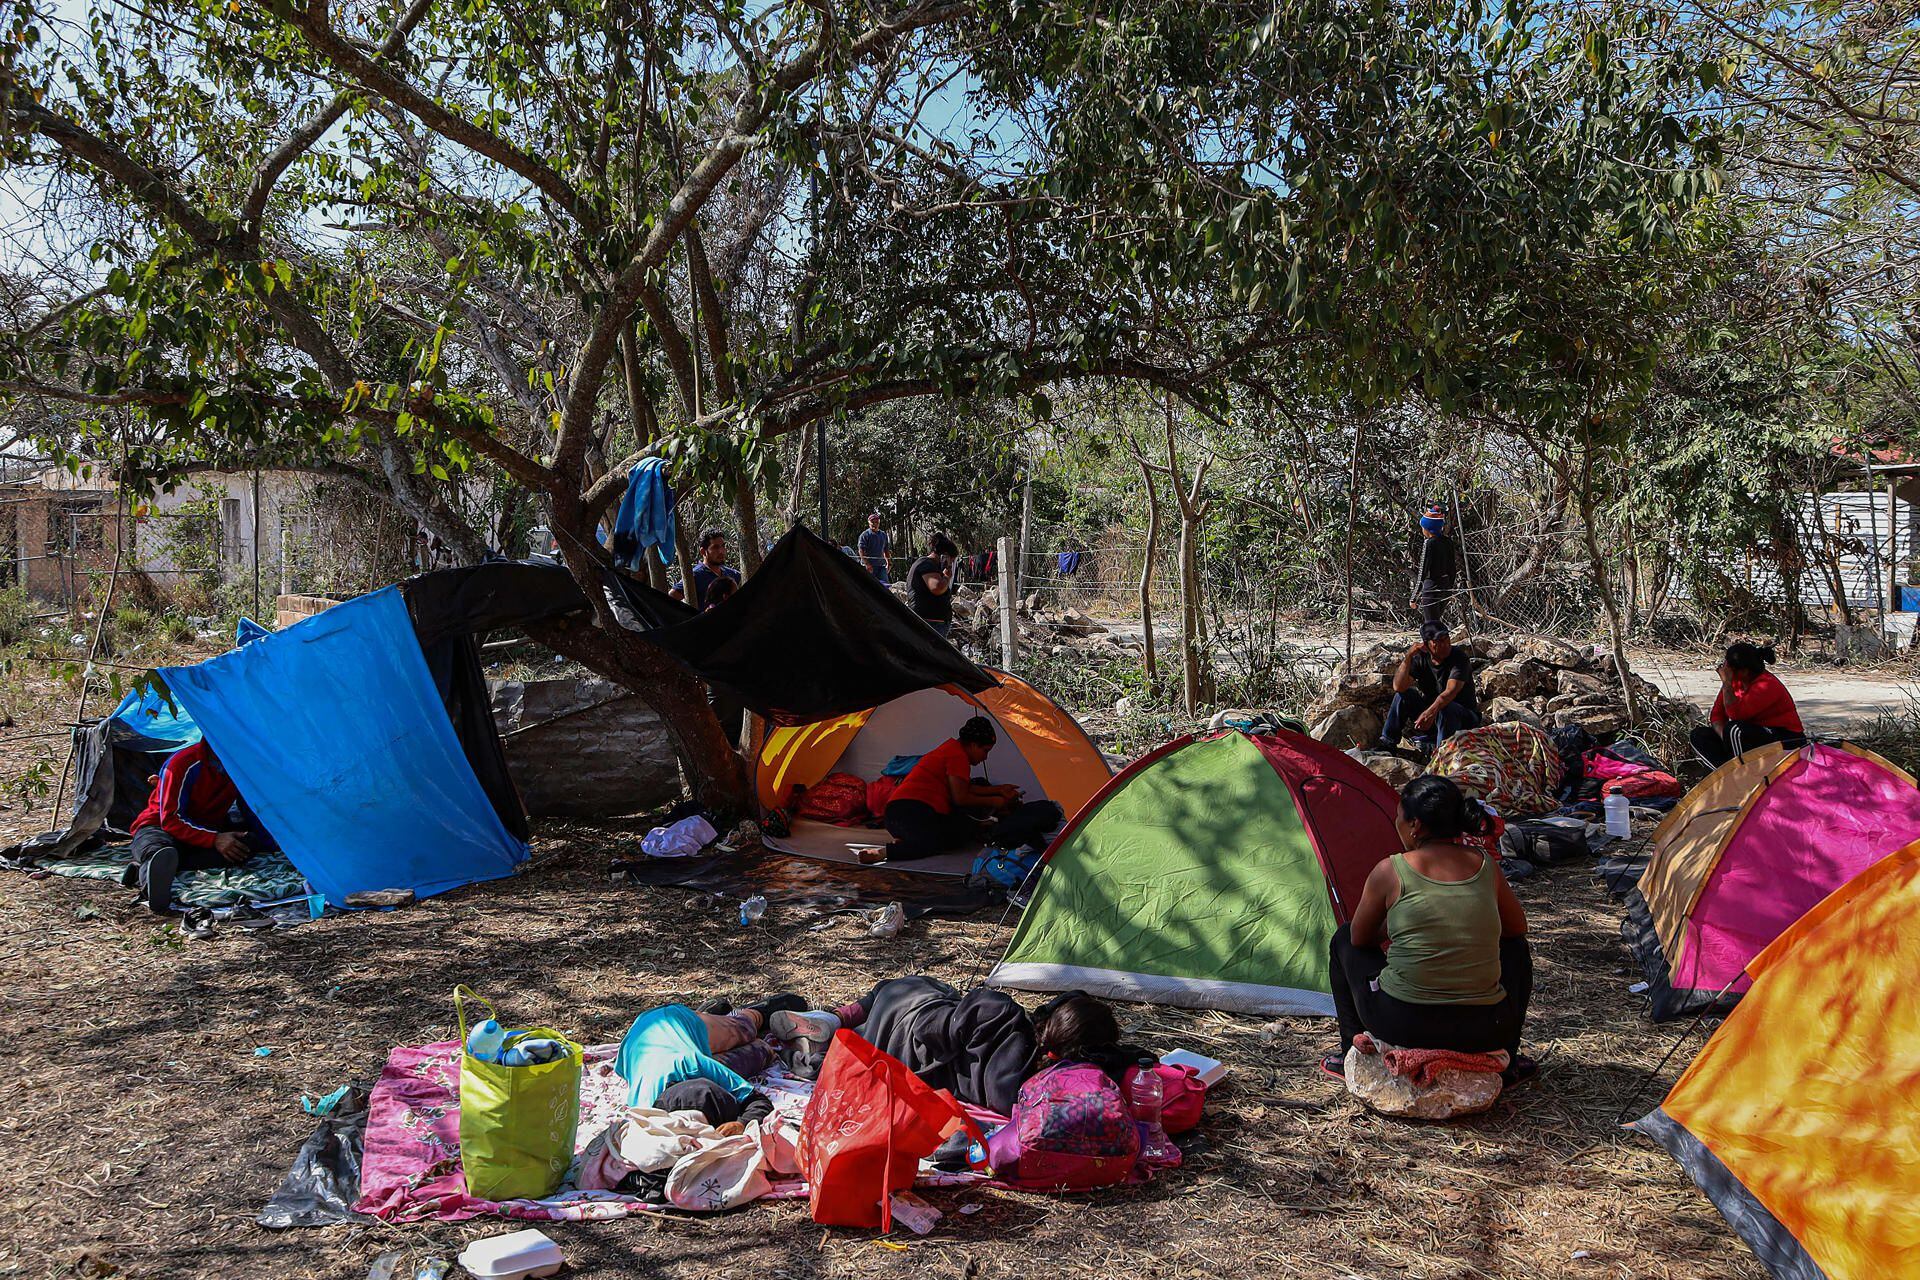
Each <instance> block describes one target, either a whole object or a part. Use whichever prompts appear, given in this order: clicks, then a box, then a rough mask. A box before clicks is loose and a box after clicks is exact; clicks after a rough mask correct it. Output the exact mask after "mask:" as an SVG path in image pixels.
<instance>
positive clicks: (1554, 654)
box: [1513, 636, 1583, 668]
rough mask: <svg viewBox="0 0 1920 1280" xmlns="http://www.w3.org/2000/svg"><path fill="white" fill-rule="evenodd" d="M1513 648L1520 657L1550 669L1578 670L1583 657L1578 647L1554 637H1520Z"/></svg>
mask: <svg viewBox="0 0 1920 1280" xmlns="http://www.w3.org/2000/svg"><path fill="white" fill-rule="evenodd" d="M1513 647H1514V649H1515V650H1516V651H1518V653H1519V656H1520V657H1522V658H1531V659H1533V660H1534V661H1535V662H1544V663H1546V664H1547V665H1548V666H1550V667H1574V668H1577V667H1579V666H1580V661H1581V658H1582V656H1583V654H1582V651H1581V650H1580V649H1579V648H1578V647H1576V646H1574V645H1571V644H1568V643H1567V642H1566V641H1565V640H1559V639H1556V638H1554V637H1553V636H1520V637H1518V638H1517V639H1515V640H1514V642H1513Z"/></svg>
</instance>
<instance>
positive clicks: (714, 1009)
mask: <svg viewBox="0 0 1920 1280" xmlns="http://www.w3.org/2000/svg"><path fill="white" fill-rule="evenodd" d="M693 1011H694V1012H695V1013H710V1014H712V1015H713V1016H714V1017H716V1018H724V1017H726V1016H727V1015H728V1014H730V1013H732V1012H733V1001H731V1000H729V999H727V998H726V997H725V996H715V997H714V998H713V999H711V1000H709V1001H707V1002H706V1003H705V1004H702V1005H697V1006H695V1008H694V1010H693Z"/></svg>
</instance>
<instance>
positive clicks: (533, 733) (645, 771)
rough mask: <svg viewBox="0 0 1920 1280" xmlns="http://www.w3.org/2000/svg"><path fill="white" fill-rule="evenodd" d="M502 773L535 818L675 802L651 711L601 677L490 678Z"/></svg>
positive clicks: (667, 755) (670, 762) (671, 761)
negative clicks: (504, 765)
mask: <svg viewBox="0 0 1920 1280" xmlns="http://www.w3.org/2000/svg"><path fill="white" fill-rule="evenodd" d="M488 688H489V689H491V690H492V692H493V718H494V722H495V723H496V724H498V725H499V726H500V738H501V741H502V742H503V743H504V744H505V745H506V750H507V771H508V772H509V773H511V774H512V775H513V782H514V785H515V786H516V787H518V788H519V789H520V798H521V800H522V802H524V803H525V805H526V807H527V812H528V813H530V814H532V815H533V816H535V817H575V818H599V817H617V816H620V815H623V814H629V813H638V812H640V811H642V810H645V809H652V808H657V807H658V806H660V805H663V804H671V803H672V802H673V801H675V800H677V799H679V797H680V764H679V761H678V759H676V757H675V756H674V754H673V747H672V744H671V743H670V742H669V741H668V738H667V731H666V729H665V727H664V726H663V725H662V724H661V722H660V717H659V716H657V715H655V714H654V712H653V711H652V709H651V708H649V707H648V706H647V705H646V704H645V703H643V702H641V701H640V700H639V699H638V698H636V697H635V696H634V695H633V694H632V693H630V692H628V691H627V690H626V689H624V688H622V687H620V686H619V685H616V684H613V683H612V682H610V681H606V680H496V681H488Z"/></svg>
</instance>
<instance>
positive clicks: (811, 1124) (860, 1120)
mask: <svg viewBox="0 0 1920 1280" xmlns="http://www.w3.org/2000/svg"><path fill="white" fill-rule="evenodd" d="M958 1129H965V1130H966V1131H967V1132H968V1133H970V1134H972V1135H973V1137H974V1140H975V1141H976V1142H980V1143H982V1144H984V1143H985V1141H986V1140H985V1138H983V1137H982V1136H981V1133H980V1129H979V1127H978V1126H977V1125H975V1124H974V1123H973V1121H972V1120H971V1119H969V1118H968V1117H967V1113H966V1111H965V1109H964V1108H962V1107H961V1105H960V1104H959V1102H957V1101H956V1100H955V1099H954V1096H953V1095H952V1094H950V1093H948V1092H947V1091H946V1090H945V1089H933V1088H929V1087H928V1085H927V1083H926V1081H924V1080H922V1079H921V1078H920V1077H919V1076H916V1075H914V1074H913V1072H911V1071H909V1070H908V1069H907V1065H906V1064H905V1063H904V1062H901V1061H900V1060H899V1059H898V1058H892V1057H888V1056H887V1055H886V1054H884V1053H882V1052H880V1050H878V1049H876V1048H874V1047H873V1046H872V1045H870V1044H868V1043H867V1042H866V1041H865V1040H862V1039H861V1038H860V1037H859V1036H857V1035H855V1034H854V1033H853V1032H851V1031H837V1032H835V1033H834V1036H833V1043H832V1044H831V1045H829V1046H828V1048H827V1058H826V1061H825V1062H824V1063H822V1064H821V1067H820V1078H819V1079H818V1080H817V1081H815V1082H814V1086H813V1098H812V1099H811V1100H810V1101H809V1102H808V1103H807V1113H806V1115H805V1116H804V1117H803V1118H802V1119H801V1121H800V1144H799V1156H800V1172H801V1174H802V1175H803V1176H804V1177H805V1178H806V1180H807V1182H808V1184H809V1188H810V1189H809V1191H808V1195H807V1204H808V1206H809V1207H810V1208H811V1209H812V1210H813V1220H814V1221H815V1222H818V1223H821V1224H822V1225H824V1226H830V1227H880V1228H882V1229H883V1230H891V1229H892V1227H893V1209H892V1206H891V1205H889V1204H888V1199H889V1197H891V1196H892V1195H893V1193H894V1192H896V1191H904V1190H905V1189H907V1188H908V1187H911V1186H912V1185H913V1178H914V1174H915V1173H916V1172H917V1171H918V1169H919V1166H920V1161H921V1159H922V1158H924V1157H926V1156H930V1155H932V1154H933V1152H934V1149H935V1148H937V1147H938V1146H939V1145H940V1144H941V1143H942V1142H944V1141H946V1140H947V1138H948V1137H950V1136H951V1135H952V1134H953V1133H954V1131H955V1130H958Z"/></svg>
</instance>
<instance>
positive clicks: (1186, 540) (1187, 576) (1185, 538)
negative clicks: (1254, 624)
mask: <svg viewBox="0 0 1920 1280" xmlns="http://www.w3.org/2000/svg"><path fill="white" fill-rule="evenodd" d="M1198 533H1199V527H1198V522H1196V521H1195V520H1194V519H1193V518H1192V517H1191V516H1189V515H1188V514H1187V513H1186V512H1185V511H1184V510H1183V511H1182V512H1181V513H1180V703H1181V709H1182V710H1183V711H1185V712H1186V713H1187V714H1188V715H1194V714H1196V713H1197V712H1198V711H1199V709H1200V706H1201V703H1202V701H1203V698H1202V694H1201V688H1200V634H1199V613H1200V567H1199V562H1198V559H1197V557H1196V556H1195V555H1194V545H1193V544H1194V541H1195V538H1196V535H1197V534H1198Z"/></svg>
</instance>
